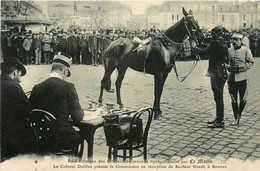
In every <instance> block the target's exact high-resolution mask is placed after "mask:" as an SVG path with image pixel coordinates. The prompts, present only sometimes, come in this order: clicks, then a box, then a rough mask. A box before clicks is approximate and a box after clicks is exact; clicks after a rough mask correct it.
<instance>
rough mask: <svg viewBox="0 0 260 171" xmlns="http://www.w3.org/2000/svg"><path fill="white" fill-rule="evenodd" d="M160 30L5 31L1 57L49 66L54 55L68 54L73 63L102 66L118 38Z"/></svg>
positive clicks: (148, 34)
mask: <svg viewBox="0 0 260 171" xmlns="http://www.w3.org/2000/svg"><path fill="white" fill-rule="evenodd" d="M160 33H161V32H160V31H159V30H153V29H151V30H150V31H149V32H147V31H131V32H130V31H128V30H115V31H113V30H99V31H91V32H85V33H83V32H81V31H78V30H73V31H69V32H65V31H63V29H55V30H51V31H49V32H46V33H41V32H40V33H32V32H31V31H25V32H22V33H21V32H20V33H14V32H6V33H5V34H2V38H1V43H2V52H3V54H4V56H6V57H8V56H16V57H17V58H18V59H19V60H21V61H22V63H23V64H25V65H31V64H35V65H39V64H49V63H51V62H52V60H53V57H54V56H55V55H56V54H57V52H64V53H66V54H69V55H70V56H71V57H72V59H73V64H87V65H93V66H97V65H98V64H102V56H103V53H104V51H105V49H106V48H107V47H108V45H109V44H110V43H111V42H112V41H114V40H116V39H118V38H120V37H125V38H133V37H135V36H138V37H139V38H140V39H145V38H147V37H154V36H159V35H160Z"/></svg>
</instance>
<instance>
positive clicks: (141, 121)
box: [128, 108, 153, 144]
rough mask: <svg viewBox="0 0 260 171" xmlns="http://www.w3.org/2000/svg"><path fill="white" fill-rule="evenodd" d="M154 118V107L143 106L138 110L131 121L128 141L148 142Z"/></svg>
mask: <svg viewBox="0 0 260 171" xmlns="http://www.w3.org/2000/svg"><path fill="white" fill-rule="evenodd" d="M152 118H153V109H152V108H143V109H140V110H139V111H137V112H136V113H135V114H134V116H133V118H132V120H131V123H130V134H129V138H128V143H132V142H136V143H143V144H146V143H147V137H148V133H149V129H150V125H151V122H152Z"/></svg>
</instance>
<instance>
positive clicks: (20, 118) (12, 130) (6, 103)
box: [1, 75, 36, 157]
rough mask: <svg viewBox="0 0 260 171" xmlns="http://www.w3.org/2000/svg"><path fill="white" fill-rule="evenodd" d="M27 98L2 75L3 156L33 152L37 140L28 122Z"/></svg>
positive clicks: (14, 84) (9, 79) (19, 88)
mask: <svg viewBox="0 0 260 171" xmlns="http://www.w3.org/2000/svg"><path fill="white" fill-rule="evenodd" d="M27 100H28V99H27V96H26V95H25V93H24V91H23V89H22V87H21V86H20V85H19V84H18V83H16V82H15V81H14V80H12V79H11V78H10V77H9V76H7V75H1V153H2V154H1V156H2V157H3V156H10V155H16V154H19V153H27V152H33V151H34V150H35V143H36V141H35V140H36V139H35V136H34V133H33V129H32V128H31V127H30V124H29V121H28V120H27V118H28V114H29V108H28V101H27Z"/></svg>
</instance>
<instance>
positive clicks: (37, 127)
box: [29, 109, 58, 153]
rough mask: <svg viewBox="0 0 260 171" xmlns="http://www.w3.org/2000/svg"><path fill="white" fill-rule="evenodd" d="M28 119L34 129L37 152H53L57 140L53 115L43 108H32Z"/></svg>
mask: <svg viewBox="0 0 260 171" xmlns="http://www.w3.org/2000/svg"><path fill="white" fill-rule="evenodd" d="M29 121H30V124H31V127H32V128H33V129H34V133H35V136H36V141H37V148H38V152H39V153H52V152H55V151H56V149H57V142H58V141H57V137H58V136H57V127H56V125H57V124H56V118H55V116H53V115H52V114H51V113H49V112H47V111H45V110H41V109H33V110H32V111H31V113H30V115H29Z"/></svg>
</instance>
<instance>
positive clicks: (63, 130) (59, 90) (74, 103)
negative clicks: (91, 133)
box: [29, 52, 84, 151]
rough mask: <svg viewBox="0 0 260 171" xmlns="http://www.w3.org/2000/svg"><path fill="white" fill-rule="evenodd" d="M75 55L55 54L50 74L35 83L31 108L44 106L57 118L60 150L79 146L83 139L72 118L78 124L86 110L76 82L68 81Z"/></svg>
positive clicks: (44, 108) (42, 107) (58, 148)
mask: <svg viewBox="0 0 260 171" xmlns="http://www.w3.org/2000/svg"><path fill="white" fill-rule="evenodd" d="M71 64H72V58H71V57H70V56H68V55H67V54H65V53H60V52H59V53H58V54H57V55H55V56H54V59H53V63H52V69H51V74H50V77H49V78H48V79H47V80H45V81H43V82H42V83H40V84H38V85H35V86H34V88H33V90H32V93H31V96H30V99H29V107H30V109H31V110H32V109H42V110H45V111H48V112H50V113H51V114H53V115H54V116H55V117H56V119H57V123H56V124H57V125H56V126H57V128H58V133H57V138H58V139H59V140H60V141H59V142H58V143H59V144H58V147H57V149H56V150H57V151H60V150H70V149H73V148H74V147H77V146H78V144H80V143H81V142H82V141H83V139H82V138H81V136H80V135H79V134H78V133H77V132H76V130H75V129H74V128H73V127H72V125H71V123H70V121H69V118H72V119H73V121H74V122H76V123H78V122H80V121H81V120H82V119H83V114H84V112H83V110H82V108H81V106H80V103H79V98H78V94H77V91H76V89H75V86H74V84H73V83H70V82H67V81H65V79H66V78H67V77H69V76H70V75H71V72H70V66H71Z"/></svg>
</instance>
